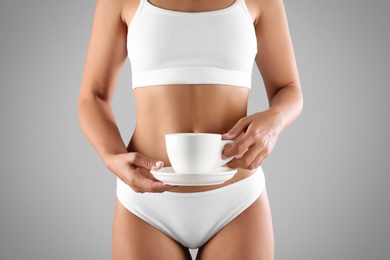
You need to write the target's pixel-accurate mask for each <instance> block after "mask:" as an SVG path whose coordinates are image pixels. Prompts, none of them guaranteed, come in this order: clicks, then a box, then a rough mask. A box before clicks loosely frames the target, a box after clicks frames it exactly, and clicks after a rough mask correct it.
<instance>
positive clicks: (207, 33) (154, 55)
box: [79, 0, 302, 259]
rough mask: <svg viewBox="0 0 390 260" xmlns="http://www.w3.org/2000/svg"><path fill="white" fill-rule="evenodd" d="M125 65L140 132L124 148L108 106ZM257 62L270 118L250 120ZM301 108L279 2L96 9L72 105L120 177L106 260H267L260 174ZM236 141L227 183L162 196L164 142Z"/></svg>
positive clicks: (134, 0) (266, 213) (156, 1)
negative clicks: (184, 137)
mask: <svg viewBox="0 0 390 260" xmlns="http://www.w3.org/2000/svg"><path fill="white" fill-rule="evenodd" d="M127 56H128V57H129V58H130V62H131V67H132V81H133V82H132V83H133V84H132V86H133V88H134V95H135V101H136V107H137V122H136V127H135V131H134V133H133V136H132V138H131V140H130V142H129V144H128V145H127V146H126V145H125V144H124V142H123V140H122V139H121V136H120V133H119V131H118V127H117V125H116V123H115V119H114V115H113V111H112V108H111V101H112V97H113V94H114V90H115V86H116V83H117V79H118V75H119V74H120V72H121V69H122V66H123V64H124V63H125V61H126V59H127ZM254 61H255V62H256V63H257V65H258V67H259V69H260V72H261V74H262V77H263V80H264V83H265V87H266V92H267V95H268V99H269V105H270V106H269V109H267V110H266V111H263V112H259V113H255V114H252V115H247V102H248V95H249V89H250V87H251V70H252V66H253V62H254ZM301 109H302V95H301V88H300V83H299V77H298V73H297V68H296V64H295V58H294V53H293V48H292V44H291V40H290V36H289V32H288V26H287V21H286V15H285V11H284V6H283V2H282V0H216V1H208V0H171V1H164V0H99V1H98V2H97V6H96V10H95V17H94V22H93V29H92V34H91V39H90V44H89V47H88V52H87V57H86V63H85V68H84V74H83V79H82V84H81V91H80V97H79V118H80V124H81V127H82V129H83V131H84V133H85V135H86V137H87V139H88V140H89V141H90V143H91V144H92V145H93V147H94V148H95V149H96V150H97V152H98V153H99V155H100V156H101V158H102V160H103V161H104V163H105V164H106V165H107V167H108V168H109V169H110V171H111V172H112V173H114V174H115V175H116V176H117V177H118V185H117V201H116V207H115V215H114V223H113V240H112V241H113V242H112V255H113V259H190V254H189V251H188V248H199V251H198V256H197V257H198V259H273V254H274V242H273V229H272V221H271V213H270V207H269V202H268V197H267V192H266V190H265V187H264V175H263V172H262V171H261V167H260V166H261V164H262V163H263V161H264V160H265V159H266V158H267V156H268V155H269V154H270V152H271V151H272V149H273V147H274V145H275V142H276V139H277V137H278V135H279V134H280V133H281V132H282V130H283V129H284V128H286V127H287V126H288V125H289V124H290V123H291V122H292V121H293V120H295V119H296V117H297V116H298V115H299V113H300V111H301ZM180 132H199V133H202V132H206V133H220V134H223V139H227V140H234V141H235V142H234V144H233V145H227V146H226V147H225V149H224V151H223V155H224V156H226V157H230V156H235V159H233V160H232V161H231V162H230V163H228V164H227V166H228V167H230V168H236V169H237V170H238V171H237V173H236V174H235V175H234V177H233V178H231V179H230V180H228V181H226V182H225V183H223V184H216V185H207V186H170V185H166V184H164V183H162V182H160V181H158V180H156V179H155V178H153V175H151V173H150V170H151V169H154V170H159V169H162V167H164V166H169V160H168V157H167V154H166V149H165V139H164V136H165V134H167V133H180Z"/></svg>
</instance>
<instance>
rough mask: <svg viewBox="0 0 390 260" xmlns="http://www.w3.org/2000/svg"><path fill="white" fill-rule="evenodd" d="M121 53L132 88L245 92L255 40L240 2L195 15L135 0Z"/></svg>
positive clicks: (248, 81) (244, 9)
mask: <svg viewBox="0 0 390 260" xmlns="http://www.w3.org/2000/svg"><path fill="white" fill-rule="evenodd" d="M127 49H128V55H129V59H130V62H131V68H132V77H133V78H132V81H133V82H132V83H133V88H137V87H144V86H152V85H165V84H226V85H233V86H240V87H246V88H250V87H251V74H252V67H253V61H254V57H255V55H256V52H257V42H256V35H255V31H254V27H253V24H252V20H251V18H250V15H249V12H248V9H247V7H246V4H245V0H236V2H235V3H234V4H232V5H231V6H229V7H227V8H224V9H221V10H216V11H209V12H195V13H190V12H178V11H171V10H166V9H162V8H159V7H156V6H154V5H152V4H150V3H149V2H148V1H147V0H140V5H139V7H138V10H137V12H136V14H135V16H134V18H133V21H132V22H131V24H130V26H129V31H128V39H127Z"/></svg>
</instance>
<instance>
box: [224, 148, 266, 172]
mask: <svg viewBox="0 0 390 260" xmlns="http://www.w3.org/2000/svg"><path fill="white" fill-rule="evenodd" d="M259 149H261V148H260V147H259V145H252V146H251V147H250V148H249V149H248V151H246V152H245V153H244V155H243V156H242V157H240V158H236V159H235V160H233V161H231V164H230V163H229V164H228V167H231V168H241V169H247V170H254V169H256V168H257V167H259V166H260V164H261V162H262V160H261V159H262V158H264V157H265V154H264V151H262V150H259Z"/></svg>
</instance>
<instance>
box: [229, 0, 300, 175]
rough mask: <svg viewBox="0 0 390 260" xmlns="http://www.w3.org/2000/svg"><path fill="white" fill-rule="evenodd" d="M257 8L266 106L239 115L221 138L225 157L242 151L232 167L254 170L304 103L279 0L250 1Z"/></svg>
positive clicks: (257, 59) (258, 59) (258, 56)
mask: <svg viewBox="0 0 390 260" xmlns="http://www.w3.org/2000/svg"><path fill="white" fill-rule="evenodd" d="M252 2H253V3H254V5H255V6H256V7H257V8H258V10H259V11H258V15H257V18H256V19H255V22H254V24H255V30H256V36H257V42H258V48H257V49H258V53H257V56H256V64H257V66H258V68H259V70H260V73H261V75H262V77H263V80H264V84H265V88H266V92H267V96H268V100H269V109H268V110H266V111H263V112H259V113H256V114H253V115H250V116H248V117H245V118H242V119H241V120H240V121H239V122H238V123H237V124H236V125H235V126H234V127H233V128H232V129H231V130H230V131H229V132H228V133H227V134H225V135H224V139H230V140H233V139H234V140H235V144H234V145H230V146H226V148H225V150H224V155H225V156H228V157H229V156H233V155H238V154H243V156H242V157H241V158H237V159H234V160H232V161H231V162H230V163H229V164H228V166H229V167H232V168H244V169H255V168H257V167H259V166H260V165H261V164H262V163H263V161H264V160H265V159H266V158H267V157H268V156H269V154H270V153H271V151H272V149H273V147H274V145H275V143H276V140H277V137H278V135H279V134H280V133H281V132H282V131H283V129H284V128H286V127H287V126H288V125H289V124H291V123H292V122H293V121H294V120H295V119H296V118H297V117H298V116H299V114H300V112H301V110H302V106H303V98H302V92H301V86H300V82H299V76H298V71H297V67H296V62H295V56H294V50H293V46H292V43H291V39H290V33H289V30H288V24H287V18H286V14H285V9H284V5H283V1H282V0H255V1H252Z"/></svg>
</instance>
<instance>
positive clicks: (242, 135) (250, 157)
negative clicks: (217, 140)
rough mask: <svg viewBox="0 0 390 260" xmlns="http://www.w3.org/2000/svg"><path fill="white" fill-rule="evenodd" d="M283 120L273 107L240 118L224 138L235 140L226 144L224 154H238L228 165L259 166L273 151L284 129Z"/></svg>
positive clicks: (240, 166) (252, 168)
mask: <svg viewBox="0 0 390 260" xmlns="http://www.w3.org/2000/svg"><path fill="white" fill-rule="evenodd" d="M282 125H283V124H282V120H281V118H280V116H277V115H275V113H273V111H272V110H271V109H269V110H266V111H264V112H259V113H255V114H253V115H250V116H247V117H244V118H242V119H240V120H239V121H238V122H237V124H236V125H235V126H234V127H233V128H232V129H231V130H230V131H229V132H228V133H226V134H224V135H223V139H224V140H234V144H232V145H230V144H228V145H226V146H225V148H224V150H223V155H224V156H226V157H231V156H236V158H234V159H233V160H232V161H230V162H229V163H228V164H227V166H228V167H230V168H242V169H248V170H254V169H256V168H258V167H259V166H260V165H261V164H262V163H263V162H264V160H265V159H266V158H267V157H268V156H269V155H270V153H271V152H272V150H273V148H274V146H275V143H276V140H277V138H278V136H279V134H280V132H281V131H282V128H283V127H282Z"/></svg>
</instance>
